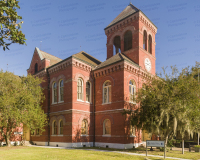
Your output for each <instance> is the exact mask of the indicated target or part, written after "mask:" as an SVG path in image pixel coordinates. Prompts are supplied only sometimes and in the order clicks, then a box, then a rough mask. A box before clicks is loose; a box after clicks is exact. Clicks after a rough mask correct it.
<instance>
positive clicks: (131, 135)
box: [130, 125, 136, 137]
mask: <svg viewBox="0 0 200 160" xmlns="http://www.w3.org/2000/svg"><path fill="white" fill-rule="evenodd" d="M131 127H134V129H135V132H136V128H135V126H132V125H130V128H131ZM130 137H136V135H133V134H131V130H130Z"/></svg>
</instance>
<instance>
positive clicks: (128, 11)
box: [105, 3, 139, 29]
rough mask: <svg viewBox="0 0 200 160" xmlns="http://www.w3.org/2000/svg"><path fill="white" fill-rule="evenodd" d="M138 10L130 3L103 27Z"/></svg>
mask: <svg viewBox="0 0 200 160" xmlns="http://www.w3.org/2000/svg"><path fill="white" fill-rule="evenodd" d="M138 11H139V9H138V8H136V7H135V6H134V5H132V4H131V3H130V4H129V5H128V6H127V7H126V8H125V9H124V10H123V11H122V12H121V13H120V14H119V15H118V16H117V17H116V18H115V19H114V20H113V21H112V22H111V23H110V24H109V25H108V26H107V27H106V28H105V29H107V28H109V27H110V26H112V25H114V24H116V23H117V22H119V21H121V20H123V19H124V18H126V17H128V16H130V15H132V14H134V13H136V12H138Z"/></svg>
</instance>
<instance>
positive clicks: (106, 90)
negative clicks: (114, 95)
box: [103, 81, 111, 103]
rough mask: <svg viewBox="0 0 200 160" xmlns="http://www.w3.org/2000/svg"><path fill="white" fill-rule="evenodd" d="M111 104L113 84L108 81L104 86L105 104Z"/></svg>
mask: <svg viewBox="0 0 200 160" xmlns="http://www.w3.org/2000/svg"><path fill="white" fill-rule="evenodd" d="M110 102H111V83H110V82H109V81H106V82H105V83H104V85H103V103H110Z"/></svg>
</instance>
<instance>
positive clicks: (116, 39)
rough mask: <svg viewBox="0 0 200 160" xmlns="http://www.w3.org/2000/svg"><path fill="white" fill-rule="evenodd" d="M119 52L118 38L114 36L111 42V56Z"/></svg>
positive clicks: (119, 42) (119, 43)
mask: <svg viewBox="0 0 200 160" xmlns="http://www.w3.org/2000/svg"><path fill="white" fill-rule="evenodd" d="M120 52H121V41H120V36H116V37H115V38H114V42H113V55H115V54H117V53H120Z"/></svg>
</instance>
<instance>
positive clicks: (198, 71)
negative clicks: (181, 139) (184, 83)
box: [197, 68, 199, 145]
mask: <svg viewBox="0 0 200 160" xmlns="http://www.w3.org/2000/svg"><path fill="white" fill-rule="evenodd" d="M198 83H199V68H198ZM197 145H199V132H198V136H197Z"/></svg>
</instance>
